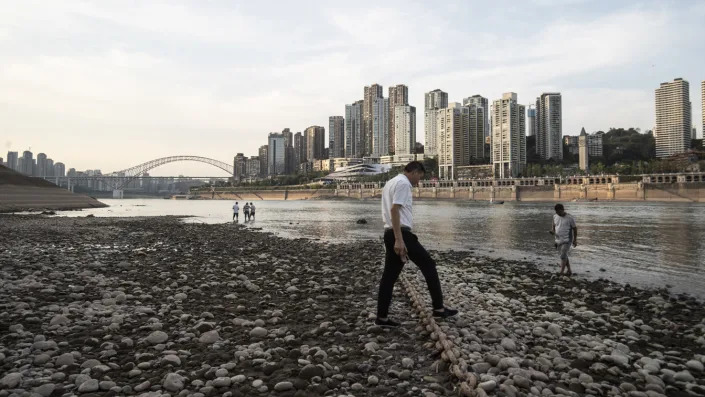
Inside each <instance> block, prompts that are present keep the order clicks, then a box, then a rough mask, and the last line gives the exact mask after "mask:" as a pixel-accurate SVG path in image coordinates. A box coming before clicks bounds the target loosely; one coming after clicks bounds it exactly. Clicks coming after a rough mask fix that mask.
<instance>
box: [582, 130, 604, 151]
mask: <svg viewBox="0 0 705 397" xmlns="http://www.w3.org/2000/svg"><path fill="white" fill-rule="evenodd" d="M583 132H585V128H584V127H583V129H582V130H581V131H580V135H582V134H583ZM586 135H587V133H586ZM587 147H588V156H590V157H602V133H599V134H597V133H595V134H591V135H588V136H587Z"/></svg>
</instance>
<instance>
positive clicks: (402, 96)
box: [386, 84, 409, 153]
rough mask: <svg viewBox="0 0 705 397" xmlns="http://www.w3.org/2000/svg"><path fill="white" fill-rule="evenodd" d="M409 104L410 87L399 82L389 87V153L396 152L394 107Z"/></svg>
mask: <svg viewBox="0 0 705 397" xmlns="http://www.w3.org/2000/svg"><path fill="white" fill-rule="evenodd" d="M408 104H409V87H407V86H405V85H404V84H398V85H395V86H392V87H389V106H388V107H389V114H388V115H387V117H386V118H387V122H388V127H387V130H388V131H389V133H388V135H389V143H388V147H389V153H394V143H395V140H396V138H395V134H394V109H396V107H397V106H402V105H408Z"/></svg>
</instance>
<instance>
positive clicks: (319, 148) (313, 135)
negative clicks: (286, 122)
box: [304, 125, 326, 162]
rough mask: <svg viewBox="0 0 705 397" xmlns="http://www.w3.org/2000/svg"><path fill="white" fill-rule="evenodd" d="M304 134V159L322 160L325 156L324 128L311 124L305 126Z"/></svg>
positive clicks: (310, 160) (311, 160) (309, 160)
mask: <svg viewBox="0 0 705 397" xmlns="http://www.w3.org/2000/svg"><path fill="white" fill-rule="evenodd" d="M304 136H305V138H304V139H305V141H306V161H308V162H313V160H322V159H323V158H324V156H325V153H324V150H325V148H326V129H325V128H324V127H320V126H317V125H313V126H311V127H308V128H306V130H305V131H304Z"/></svg>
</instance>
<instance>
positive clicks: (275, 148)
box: [267, 132, 286, 176]
mask: <svg viewBox="0 0 705 397" xmlns="http://www.w3.org/2000/svg"><path fill="white" fill-rule="evenodd" d="M285 143H286V142H285V138H284V134H279V133H276V132H272V133H270V134H269V138H268V143H267V172H268V174H269V175H270V176H275V175H283V174H284V173H285V172H286V144H285Z"/></svg>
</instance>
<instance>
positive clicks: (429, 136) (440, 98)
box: [424, 89, 448, 157]
mask: <svg viewBox="0 0 705 397" xmlns="http://www.w3.org/2000/svg"><path fill="white" fill-rule="evenodd" d="M447 107H448V93H447V92H443V91H441V90H439V89H435V90H433V91H430V92H427V93H426V94H425V101H424V134H425V135H424V136H425V139H426V143H425V145H424V154H426V155H428V156H430V157H433V156H436V155H437V154H438V131H437V129H436V111H437V110H438V109H445V108H447Z"/></svg>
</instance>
